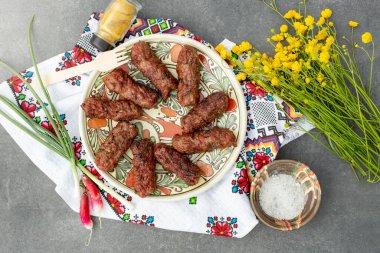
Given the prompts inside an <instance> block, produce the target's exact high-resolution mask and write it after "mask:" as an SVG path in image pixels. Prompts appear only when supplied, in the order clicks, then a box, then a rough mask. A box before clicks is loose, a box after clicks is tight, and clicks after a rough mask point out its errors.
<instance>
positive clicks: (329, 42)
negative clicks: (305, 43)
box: [326, 36, 335, 47]
mask: <svg viewBox="0 0 380 253" xmlns="http://www.w3.org/2000/svg"><path fill="white" fill-rule="evenodd" d="M334 40H335V39H334V37H333V36H329V37H328V38H327V39H326V46H328V47H330V46H331V45H332V44H333V43H334Z"/></svg>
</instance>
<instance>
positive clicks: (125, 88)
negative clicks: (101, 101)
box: [103, 69, 158, 108]
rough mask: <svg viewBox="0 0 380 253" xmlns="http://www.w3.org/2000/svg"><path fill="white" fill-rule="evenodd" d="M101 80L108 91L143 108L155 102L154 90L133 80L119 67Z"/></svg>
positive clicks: (156, 97)
mask: <svg viewBox="0 0 380 253" xmlns="http://www.w3.org/2000/svg"><path fill="white" fill-rule="evenodd" d="M103 80H104V83H105V85H106V86H107V88H108V89H109V90H110V91H113V92H116V93H118V94H119V95H120V99H127V100H130V101H133V102H134V103H136V104H137V105H139V106H141V107H143V108H152V107H154V105H155V104H156V103H157V100H158V94H157V92H156V91H154V90H153V89H151V88H149V87H146V86H144V85H141V84H139V83H137V82H135V81H134V80H133V79H132V78H131V77H130V76H129V75H128V74H127V73H126V72H124V71H123V70H121V69H115V70H114V71H112V72H111V73H109V74H108V75H107V76H105V77H104V78H103Z"/></svg>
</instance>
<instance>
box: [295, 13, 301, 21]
mask: <svg viewBox="0 0 380 253" xmlns="http://www.w3.org/2000/svg"><path fill="white" fill-rule="evenodd" d="M294 18H295V19H297V20H299V19H301V18H302V16H301V14H300V13H299V12H296V13H294Z"/></svg>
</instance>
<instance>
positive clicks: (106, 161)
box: [95, 121, 138, 171]
mask: <svg viewBox="0 0 380 253" xmlns="http://www.w3.org/2000/svg"><path fill="white" fill-rule="evenodd" d="M137 134H138V129H137V127H135V126H134V125H132V124H129V123H128V122H125V121H121V122H119V123H118V124H117V125H116V127H115V128H113V129H112V131H111V132H110V133H109V135H108V137H107V139H106V140H105V142H104V143H103V144H102V145H101V146H100V148H99V151H98V152H97V153H96V156H95V164H96V166H98V168H99V169H100V170H103V171H110V170H113V169H114V168H115V167H116V166H117V164H118V162H119V160H120V158H121V156H122V155H123V154H124V153H125V152H127V150H128V148H129V147H130V145H131V143H132V141H133V140H134V139H135V137H136V136H137Z"/></svg>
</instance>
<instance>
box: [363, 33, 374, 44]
mask: <svg viewBox="0 0 380 253" xmlns="http://www.w3.org/2000/svg"><path fill="white" fill-rule="evenodd" d="M362 41H363V43H365V44H367V43H370V42H371V41H372V34H371V33H370V32H365V33H363V35H362Z"/></svg>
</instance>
